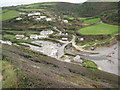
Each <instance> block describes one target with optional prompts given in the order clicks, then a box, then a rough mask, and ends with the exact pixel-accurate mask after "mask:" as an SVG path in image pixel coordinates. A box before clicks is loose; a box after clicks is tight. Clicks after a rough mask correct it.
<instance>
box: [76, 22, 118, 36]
mask: <svg viewBox="0 0 120 90" xmlns="http://www.w3.org/2000/svg"><path fill="white" fill-rule="evenodd" d="M78 32H79V33H80V34H85V35H107V34H114V33H117V32H118V26H115V25H109V24H104V23H102V24H97V25H93V26H90V27H85V28H82V29H80V30H79V31H78Z"/></svg>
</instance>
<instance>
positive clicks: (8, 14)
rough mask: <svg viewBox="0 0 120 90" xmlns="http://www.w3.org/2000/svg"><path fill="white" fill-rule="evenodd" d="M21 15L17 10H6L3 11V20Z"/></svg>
mask: <svg viewBox="0 0 120 90" xmlns="http://www.w3.org/2000/svg"><path fill="white" fill-rule="evenodd" d="M18 16H19V12H18V11H15V10H6V11H3V12H2V21H5V20H9V19H12V18H15V17H18Z"/></svg>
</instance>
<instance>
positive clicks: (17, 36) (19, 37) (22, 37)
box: [15, 35, 25, 39]
mask: <svg viewBox="0 0 120 90" xmlns="http://www.w3.org/2000/svg"><path fill="white" fill-rule="evenodd" d="M15 38H16V39H24V38H25V36H24V35H16V36H15Z"/></svg>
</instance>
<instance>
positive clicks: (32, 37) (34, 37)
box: [30, 34, 39, 39]
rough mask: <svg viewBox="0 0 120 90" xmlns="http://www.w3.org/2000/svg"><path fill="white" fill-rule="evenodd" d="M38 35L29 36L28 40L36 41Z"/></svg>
mask: <svg viewBox="0 0 120 90" xmlns="http://www.w3.org/2000/svg"><path fill="white" fill-rule="evenodd" d="M38 38H39V37H38V35H36V34H34V35H30V39H38Z"/></svg>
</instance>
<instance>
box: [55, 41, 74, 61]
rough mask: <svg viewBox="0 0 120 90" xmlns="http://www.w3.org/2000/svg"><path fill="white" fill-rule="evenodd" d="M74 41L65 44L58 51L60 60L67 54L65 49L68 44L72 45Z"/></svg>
mask: <svg viewBox="0 0 120 90" xmlns="http://www.w3.org/2000/svg"><path fill="white" fill-rule="evenodd" d="M71 42H72V41H70V42H67V43H65V44H63V45H62V46H61V47H60V48H59V49H58V54H57V55H58V59H60V57H62V56H63V55H64V54H65V53H64V49H65V47H66V46H67V45H68V44H70V43H71Z"/></svg>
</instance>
